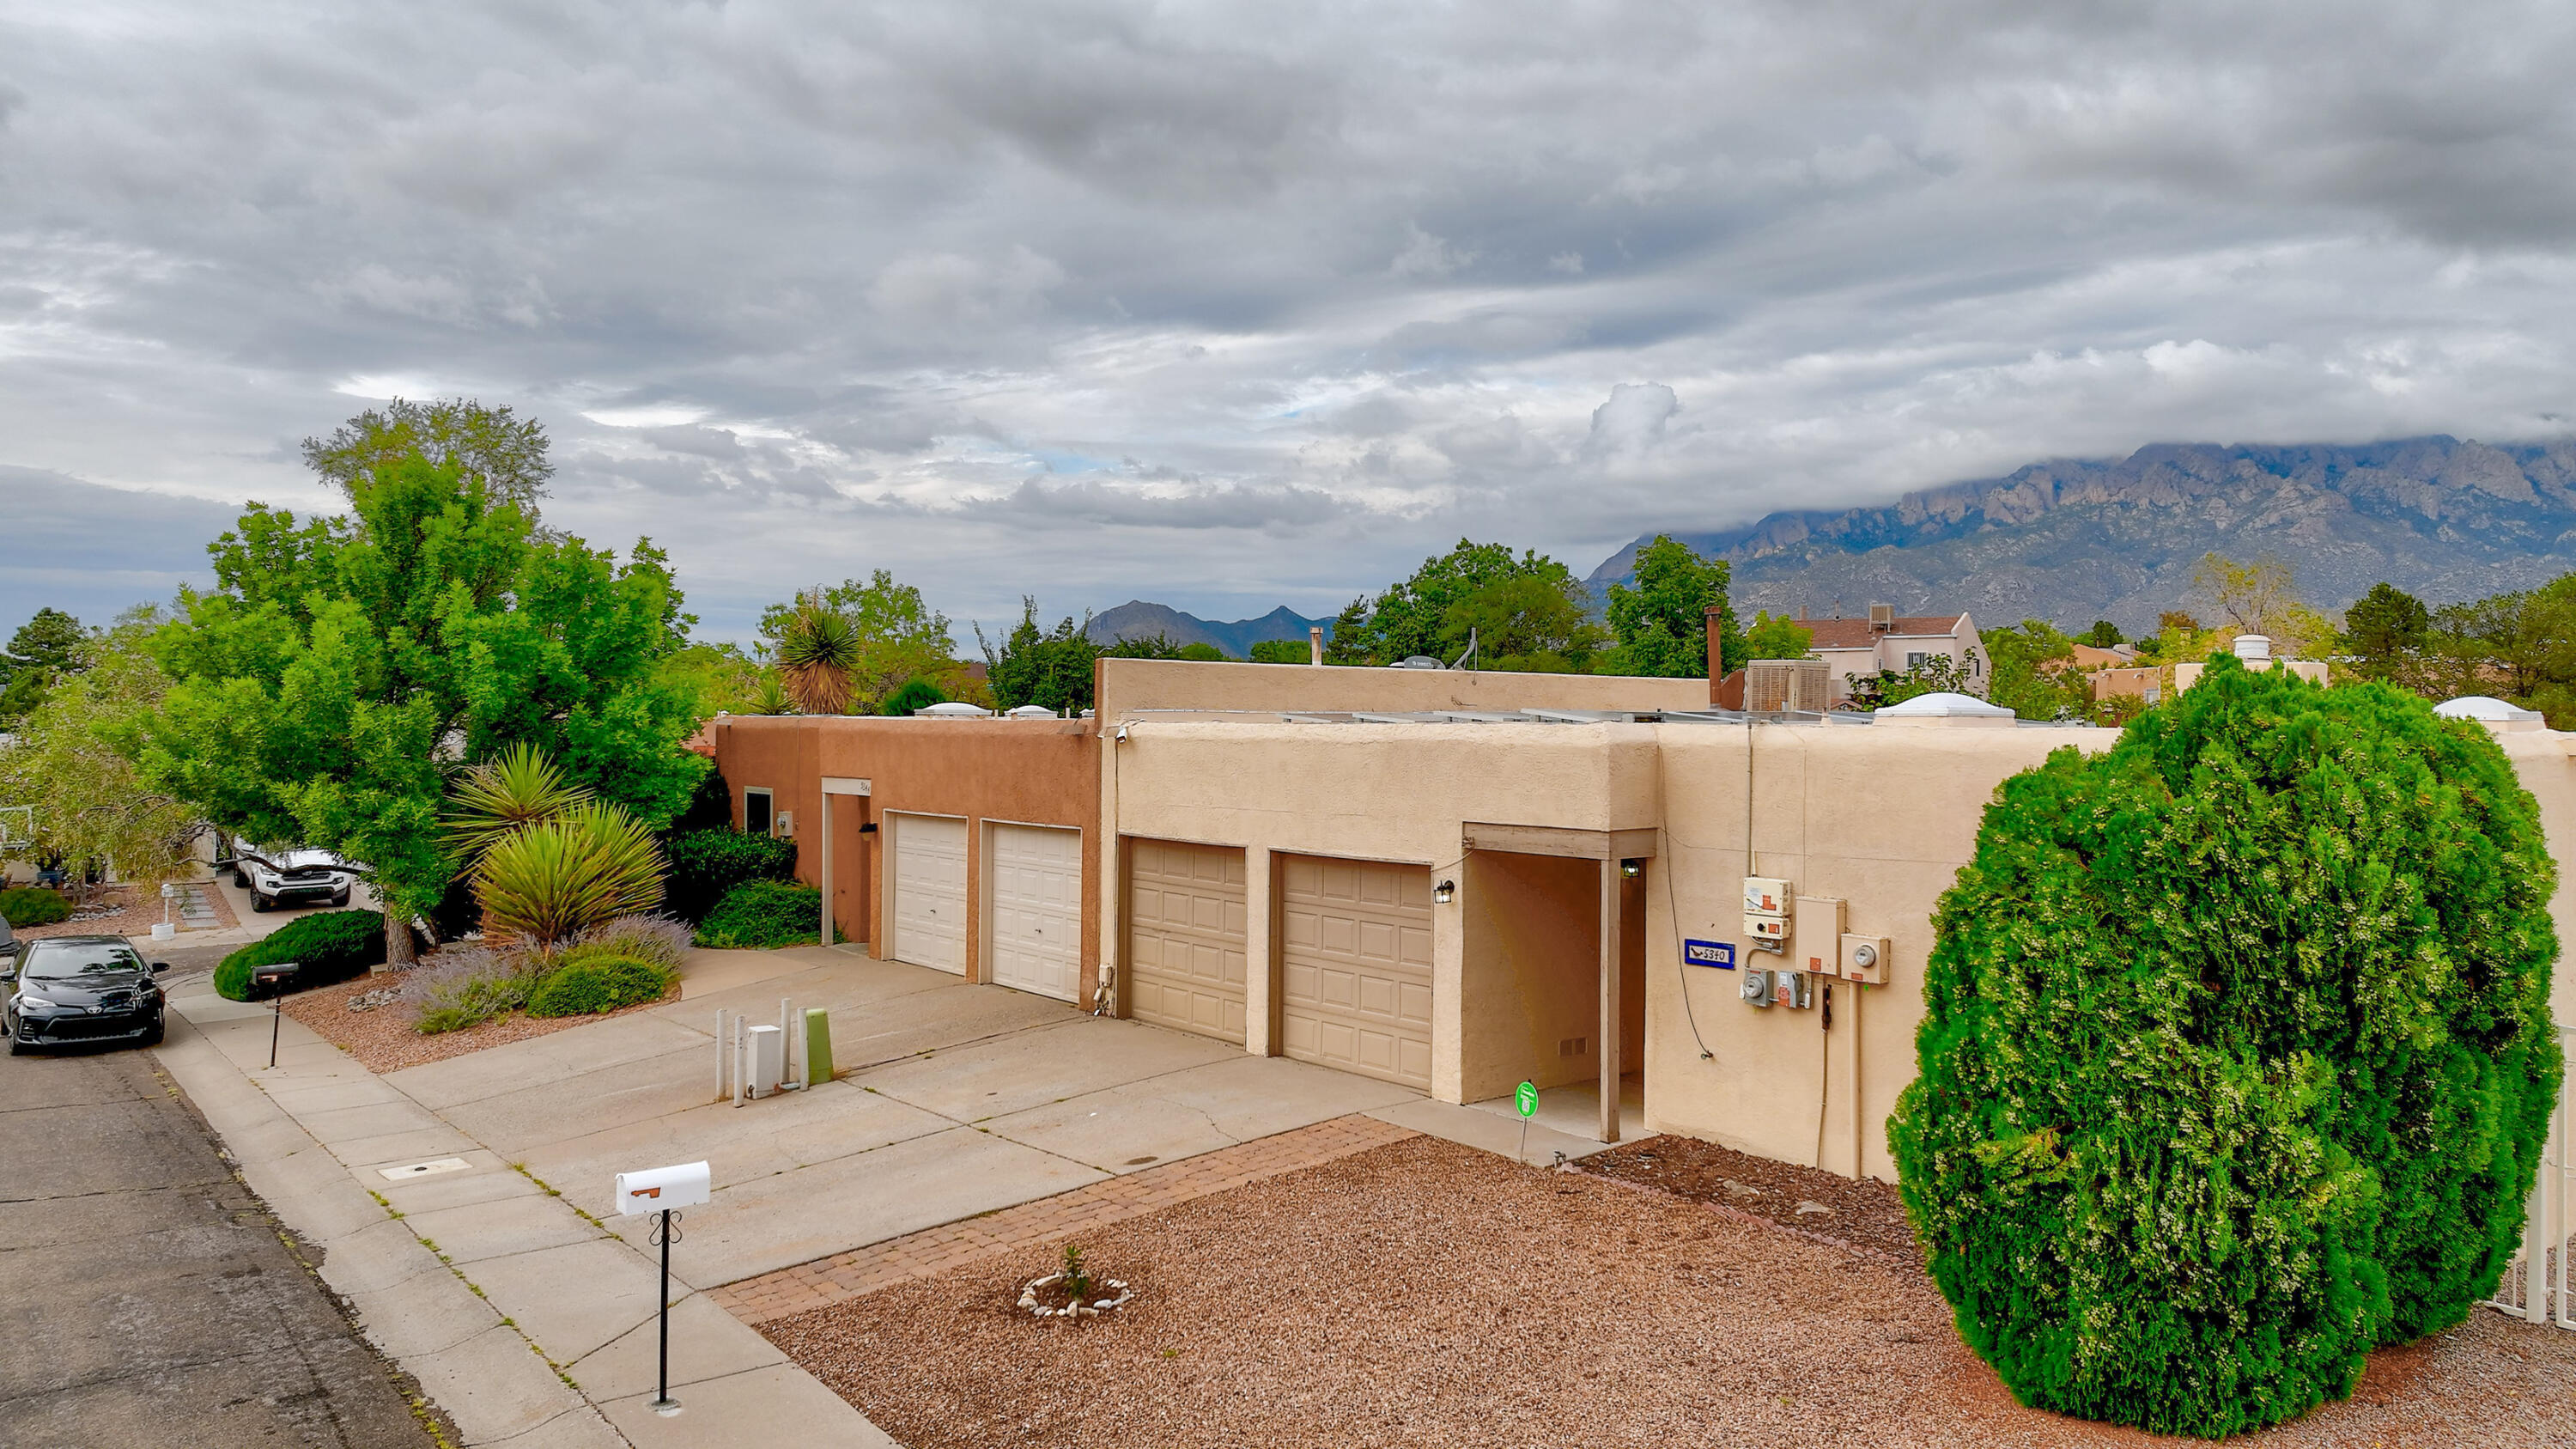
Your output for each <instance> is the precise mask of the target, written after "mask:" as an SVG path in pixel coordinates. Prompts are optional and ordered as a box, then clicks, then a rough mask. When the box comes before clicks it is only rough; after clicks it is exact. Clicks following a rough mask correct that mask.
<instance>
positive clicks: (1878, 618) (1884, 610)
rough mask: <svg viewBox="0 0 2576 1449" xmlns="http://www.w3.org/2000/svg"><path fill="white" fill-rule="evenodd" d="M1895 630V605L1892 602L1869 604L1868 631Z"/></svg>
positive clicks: (1883, 632)
mask: <svg viewBox="0 0 2576 1449" xmlns="http://www.w3.org/2000/svg"><path fill="white" fill-rule="evenodd" d="M1895 631H1896V606H1895V605H1894V604H1872V605H1870V606H1869V632H1871V633H1873V634H1892V633H1894V632H1895Z"/></svg>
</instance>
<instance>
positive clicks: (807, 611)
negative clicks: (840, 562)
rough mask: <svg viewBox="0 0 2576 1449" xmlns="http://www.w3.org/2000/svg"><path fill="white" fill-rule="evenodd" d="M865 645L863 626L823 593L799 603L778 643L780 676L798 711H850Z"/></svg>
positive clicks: (803, 597)
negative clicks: (828, 602)
mask: <svg viewBox="0 0 2576 1449" xmlns="http://www.w3.org/2000/svg"><path fill="white" fill-rule="evenodd" d="M863 647H864V646H863V644H862V642H861V640H860V638H859V631H858V627H857V626H856V625H854V624H852V623H851V622H850V620H849V617H848V616H847V615H845V614H843V613H841V612H840V611H839V610H838V609H833V608H829V607H827V606H826V605H825V604H824V602H823V599H822V596H821V594H820V593H819V592H817V593H811V594H806V595H804V596H802V597H800V598H799V599H797V601H796V608H795V611H794V612H793V613H791V614H789V615H788V616H787V627H786V629H785V630H784V631H783V632H782V633H781V634H780V635H779V639H778V674H779V678H780V680H781V681H782V682H783V683H784V684H785V685H786V688H787V693H788V694H789V695H790V696H792V697H793V698H794V699H795V701H796V707H797V708H799V709H801V710H803V711H804V712H805V713H807V714H839V713H841V712H842V711H843V710H846V709H848V708H849V707H850V695H851V692H852V691H853V690H854V689H855V688H857V673H858V667H859V663H860V655H861V653H862V650H863Z"/></svg>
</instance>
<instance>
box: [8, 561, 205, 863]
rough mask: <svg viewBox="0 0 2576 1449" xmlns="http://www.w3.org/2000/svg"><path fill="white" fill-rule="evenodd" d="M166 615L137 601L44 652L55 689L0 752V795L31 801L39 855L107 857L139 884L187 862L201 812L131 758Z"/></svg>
mask: <svg viewBox="0 0 2576 1449" xmlns="http://www.w3.org/2000/svg"><path fill="white" fill-rule="evenodd" d="M48 612H51V611H48ZM58 617H60V618H63V619H66V620H68V619H69V617H70V616H69V615H61V616H58ZM163 622H164V619H163V616H162V615H161V614H160V612H159V611H158V610H156V609H153V608H150V607H148V606H147V607H145V608H140V609H135V610H132V611H130V612H128V613H127V614H125V615H124V616H123V617H121V618H119V619H118V620H117V622H116V625H115V627H114V628H111V629H109V630H108V631H106V632H105V633H103V634H98V635H94V636H92V635H83V636H82V637H81V638H80V639H78V640H77V641H76V642H75V643H73V644H72V645H71V646H70V648H69V650H68V651H67V652H64V653H61V654H56V655H51V656H49V662H48V663H47V665H46V666H45V667H47V668H50V669H56V670H59V671H60V674H59V677H58V678H57V680H56V682H55V685H54V687H53V689H52V690H51V691H49V692H48V693H47V694H46V695H45V697H44V699H43V701H42V702H41V703H39V704H38V705H37V706H36V708H35V710H34V711H33V712H31V713H30V714H29V715H28V716H27V717H26V718H25V719H24V720H22V721H20V722H19V723H18V725H17V727H16V729H15V731H14V738H15V741H16V743H14V744H13V745H11V746H10V747H8V748H7V749H5V750H0V801H6V802H7V803H9V804H11V805H31V806H33V807H35V820H34V825H35V847H34V849H35V853H36V854H38V855H41V856H47V857H54V856H59V857H61V858H62V859H64V860H67V861H71V862H74V863H75V864H79V863H84V862H99V863H104V864H112V865H113V866H114V867H115V870H116V873H117V874H118V875H119V876H121V877H123V878H124V879H126V880H129V881H135V882H139V883H141V884H145V885H158V884H160V883H161V882H163V881H166V880H175V879H178V878H179V877H181V876H183V875H185V874H187V873H188V872H189V871H190V870H191V869H192V868H193V867H194V864H195V862H194V859H193V857H192V855H191V851H192V848H193V847H194V845H195V843H196V841H197V839H198V838H199V837H200V836H202V835H203V834H204V833H205V831H206V829H207V823H206V819H205V816H204V814H203V813H202V812H200V811H199V810H198V809H197V808H196V807H195V806H194V805H192V804H190V803H189V802H188V801H187V800H186V799H183V798H181V797H180V796H178V795H175V794H173V793H171V792H170V791H168V790H165V789H160V788H157V787H156V786H155V785H154V784H153V783H152V782H150V781H148V780H146V779H144V778H143V777H142V776H141V775H140V774H139V773H138V772H137V770H136V769H135V765H134V755H135V754H136V753H137V752H138V751H139V749H140V740H141V735H142V731H143V728H144V724H145V722H146V721H147V720H148V719H149V718H150V717H151V714H152V712H153V710H154V709H155V708H156V707H157V706H158V705H159V703H160V701H161V697H162V695H163V694H164V693H165V692H166V691H167V690H168V688H169V681H168V680H167V679H165V678H163V676H162V673H161V669H160V666H159V665H158V664H156V663H154V662H153V658H152V654H151V651H150V649H149V648H148V645H149V643H150V641H151V638H152V635H153V633H154V632H155V631H156V630H157V629H159V628H160V627H161V625H162V624H163ZM19 633H20V635H21V638H20V640H18V641H15V642H16V643H18V644H24V643H25V642H27V641H26V640H25V638H24V636H25V634H26V631H25V630H23V629H22V630H20V631H19Z"/></svg>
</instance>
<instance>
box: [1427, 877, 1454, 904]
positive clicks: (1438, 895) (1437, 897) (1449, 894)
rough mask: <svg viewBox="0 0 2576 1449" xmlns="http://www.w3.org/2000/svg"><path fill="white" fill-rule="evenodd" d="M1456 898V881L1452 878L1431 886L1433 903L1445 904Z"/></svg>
mask: <svg viewBox="0 0 2576 1449" xmlns="http://www.w3.org/2000/svg"><path fill="white" fill-rule="evenodd" d="M1457 898H1458V883H1457V882H1456V881H1454V880H1444V881H1442V882H1441V883H1440V884H1438V885H1436V886H1433V887H1432V888H1431V901H1432V904H1434V905H1442V906H1445V905H1447V904H1449V903H1450V902H1451V901H1454V900H1456V899H1457Z"/></svg>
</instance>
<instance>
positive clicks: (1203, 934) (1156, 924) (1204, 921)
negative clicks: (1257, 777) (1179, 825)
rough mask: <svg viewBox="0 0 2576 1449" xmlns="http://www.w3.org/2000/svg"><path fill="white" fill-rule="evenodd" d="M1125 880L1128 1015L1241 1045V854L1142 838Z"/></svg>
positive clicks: (1130, 857) (1133, 845) (1132, 846)
mask: <svg viewBox="0 0 2576 1449" xmlns="http://www.w3.org/2000/svg"><path fill="white" fill-rule="evenodd" d="M1127 880H1128V887H1127V1014H1128V1015H1129V1016H1132V1017H1134V1018H1135V1019H1137V1020H1138V1021H1150V1022H1152V1023H1154V1024H1155V1025H1156V1026H1170V1027H1178V1028H1179V1029H1180V1030H1182V1031H1194V1032H1197V1033H1198V1034H1199V1035H1201V1036H1212V1037H1216V1038H1218V1039H1220V1040H1223V1041H1230V1042H1233V1043H1234V1044H1235V1045H1237V1046H1241V1045H1242V1044H1243V965H1244V940H1243V937H1244V908H1243V852H1242V851H1241V850H1240V849H1227V848H1225V847H1222V846H1215V845H1185V844H1182V843H1181V842H1179V841H1176V840H1139V841H1135V842H1133V843H1131V844H1130V845H1129V846H1128V852H1127Z"/></svg>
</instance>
